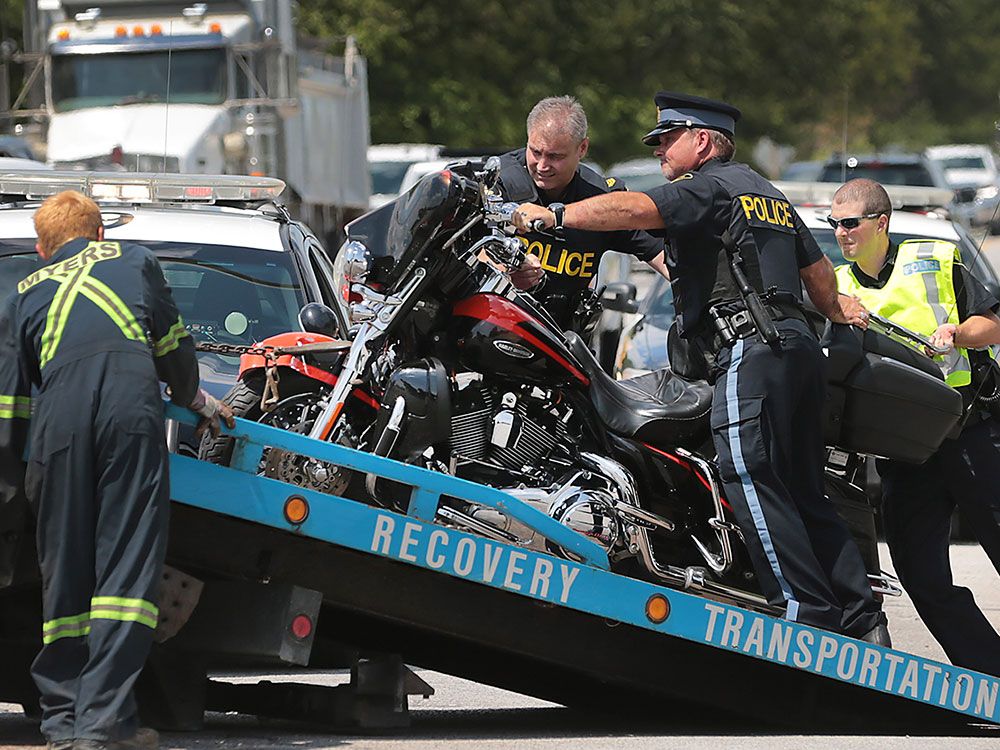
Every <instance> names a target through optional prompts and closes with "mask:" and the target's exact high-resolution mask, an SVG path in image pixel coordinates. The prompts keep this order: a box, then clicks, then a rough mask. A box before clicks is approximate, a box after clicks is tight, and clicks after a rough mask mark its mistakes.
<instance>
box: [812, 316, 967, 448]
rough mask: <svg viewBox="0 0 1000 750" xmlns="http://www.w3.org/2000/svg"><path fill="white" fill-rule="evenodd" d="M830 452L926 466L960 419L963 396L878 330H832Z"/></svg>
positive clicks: (926, 361)
mask: <svg viewBox="0 0 1000 750" xmlns="http://www.w3.org/2000/svg"><path fill="white" fill-rule="evenodd" d="M822 346H823V351H824V353H825V354H826V356H827V360H828V373H827V375H828V383H827V397H826V405H825V411H826V413H825V417H826V429H825V440H826V444H827V445H831V446H835V447H837V448H840V449H841V450H845V451H851V452H854V453H865V454H869V455H875V456H881V457H883V458H890V459H894V460H898V461H907V462H909V463H922V462H924V461H926V460H927V459H928V458H929V457H930V456H931V455H932V454H933V453H934V452H935V451H936V450H937V449H938V447H939V446H940V445H941V443H942V441H943V440H944V439H945V438H946V437H947V436H948V435H949V433H951V432H952V430H953V429H954V427H955V426H956V425H957V424H958V421H959V419H960V418H961V416H962V396H961V394H960V393H959V392H958V391H956V390H955V389H954V388H951V387H950V386H948V385H947V384H945V382H944V378H943V375H942V373H941V370H940V368H938V366H937V365H936V364H934V362H933V361H932V360H931V359H930V358H928V357H925V356H924V355H923V354H921V353H920V352H917V351H916V350H914V349H912V348H910V347H908V346H906V345H904V344H900V343H898V342H896V341H893V340H892V339H889V338H888V337H886V336H884V335H882V334H878V333H875V332H874V331H864V332H863V331H861V330H860V329H857V328H852V327H850V326H846V325H828V326H827V329H826V332H825V333H824V335H823V340H822Z"/></svg>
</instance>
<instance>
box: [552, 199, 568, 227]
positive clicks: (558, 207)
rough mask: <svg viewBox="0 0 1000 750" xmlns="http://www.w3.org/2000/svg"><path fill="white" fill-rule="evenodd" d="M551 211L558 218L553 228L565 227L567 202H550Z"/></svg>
mask: <svg viewBox="0 0 1000 750" xmlns="http://www.w3.org/2000/svg"><path fill="white" fill-rule="evenodd" d="M548 209H549V211H551V212H552V215H553V216H554V217H555V218H556V223H555V224H553V225H552V228H553V229H562V228H563V216H564V215H565V214H566V204H565V203H550V204H549V205H548Z"/></svg>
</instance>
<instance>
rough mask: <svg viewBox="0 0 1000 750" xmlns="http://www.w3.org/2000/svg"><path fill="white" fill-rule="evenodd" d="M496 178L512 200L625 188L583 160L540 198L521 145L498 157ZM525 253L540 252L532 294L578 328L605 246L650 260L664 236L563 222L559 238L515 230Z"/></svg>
mask: <svg viewBox="0 0 1000 750" xmlns="http://www.w3.org/2000/svg"><path fill="white" fill-rule="evenodd" d="M500 165H501V168H500V183H501V191H502V193H503V196H504V199H505V200H508V201H514V202H515V203H528V202H531V203H536V202H537V203H539V204H540V205H543V206H547V205H549V204H550V203H552V202H553V201H558V202H560V203H565V204H567V205H568V204H570V203H575V202H576V201H581V200H583V199H584V198H592V197H593V196H595V195H603V194H604V193H612V192H616V191H619V190H625V189H626V188H625V186H624V185H623V184H622V183H621V182H619V181H617V180H615V179H614V178H604V177H602V176H601V175H600V174H598V173H597V172H595V171H594V170H593V169H591V168H590V167H587V166H585V165H583V164H581V165H580V166H579V168H578V169H577V172H576V175H575V176H574V177H573V179H572V180H571V181H570V183H569V185H567V186H566V190H565V191H563V194H562V195H561V196H560V197H559V198H556V199H552V200H549V199H543V198H542V196H541V195H539V194H538V191H537V189H536V188H535V184H534V182H533V181H532V179H531V175H530V174H529V173H528V168H527V162H526V158H525V149H523V148H522V149H518V150H517V151H511V152H509V153H506V154H504V155H503V156H501V157H500ZM519 238H520V240H521V242H523V243H524V245H525V249H526V250H527V252H528V253H530V254H532V255H535V256H537V257H538V260H539V261H540V262H541V264H542V269H543V270H544V271H545V280H544V282H543V283H542V285H541V286H540V287H539V288H538V289H537V291H536V290H533V291H532V292H531V296H533V297H534V298H535V299H537V300H538V301H539V302H542V303H543V304H544V305H545V310H546V312H548V313H549V314H550V315H551V316H552V318H553V320H555V322H556V323H557V324H558V325H559V327H560V328H561V329H562V330H564V331H570V330H572V331H577V332H578V333H583V331H582V330H581V329H582V328H583V327H584V326H585V324H586V323H587V322H588V321H587V320H581V319H580V318H579V317H578V316H575V315H574V313H575V312H576V310H577V309H578V307H579V304H580V302H581V301H582V300H584V298H585V296H586V295H587V294H588V287H589V286H590V282H591V281H592V280H593V279H594V277H595V276H596V275H597V271H598V268H599V267H600V265H601V256H603V255H604V253H605V252H607V251H609V250H613V251H615V252H619V253H625V254H627V255H634V256H635V257H637V258H639V259H640V260H645V261H650V260H654V259H655V258H656V257H657V256H658V255H659V254H660V253H661V252H663V240H661V239H657V238H656V237H653V236H652V235H650V234H649V233H647V232H643V231H640V230H621V231H615V232H595V231H591V230H584V229H573V228H566V229H564V230H563V231H562V237H561V238H555V237H553V236H552V235H550V234H538V233H534V232H532V233H529V234H527V235H523V236H521V235H519Z"/></svg>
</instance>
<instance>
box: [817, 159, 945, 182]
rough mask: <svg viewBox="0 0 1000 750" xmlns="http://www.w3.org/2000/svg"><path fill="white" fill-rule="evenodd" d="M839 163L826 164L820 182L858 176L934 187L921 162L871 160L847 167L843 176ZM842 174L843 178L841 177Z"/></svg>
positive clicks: (837, 180)
mask: <svg viewBox="0 0 1000 750" xmlns="http://www.w3.org/2000/svg"><path fill="white" fill-rule="evenodd" d="M843 175H844V173H843V171H842V167H841V166H840V165H839V164H827V165H826V166H825V167H823V172H822V173H821V174H820V176H819V181H820V182H846V181H847V180H854V179H857V178H858V177H865V178H867V179H869V180H875V181H876V182H881V183H882V184H883V185H917V186H919V187H934V178H933V177H932V176H931V173H930V171H929V170H928V169H927V167H925V166H924V165H923V164H887V163H883V162H871V163H868V164H859V165H858V166H856V167H852V168H848V169H847V172H846V176H843ZM842 176H843V179H842Z"/></svg>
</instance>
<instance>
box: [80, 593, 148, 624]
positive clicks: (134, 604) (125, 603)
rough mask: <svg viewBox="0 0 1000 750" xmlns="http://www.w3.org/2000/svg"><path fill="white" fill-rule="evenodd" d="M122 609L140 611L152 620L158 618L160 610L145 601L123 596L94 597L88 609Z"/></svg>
mask: <svg viewBox="0 0 1000 750" xmlns="http://www.w3.org/2000/svg"><path fill="white" fill-rule="evenodd" d="M96 607H124V608H125V609H141V610H144V611H145V613H146V614H147V615H149V616H150V617H152V618H153V619H154V620H155V619H156V618H157V617H159V616H160V608H159V607H157V606H156V605H155V604H153V603H152V602H149V601H146V600H145V599H129V598H127V597H124V596H95V597H94V598H93V599H91V600H90V608H91V609H95V608H96Z"/></svg>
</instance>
